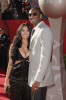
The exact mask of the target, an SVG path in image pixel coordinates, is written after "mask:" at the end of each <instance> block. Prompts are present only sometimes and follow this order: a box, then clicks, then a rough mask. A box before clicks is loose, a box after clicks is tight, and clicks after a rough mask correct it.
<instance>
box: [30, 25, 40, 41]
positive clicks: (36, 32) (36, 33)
mask: <svg viewBox="0 0 66 100" xmlns="http://www.w3.org/2000/svg"><path fill="white" fill-rule="evenodd" d="M38 32H39V28H38V27H37V29H36V30H35V33H34V34H33V36H32V38H31V41H30V42H32V40H33V39H34V37H35V36H37V35H38Z"/></svg>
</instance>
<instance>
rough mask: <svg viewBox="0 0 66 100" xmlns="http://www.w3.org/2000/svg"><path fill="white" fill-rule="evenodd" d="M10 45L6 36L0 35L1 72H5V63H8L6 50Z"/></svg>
mask: <svg viewBox="0 0 66 100" xmlns="http://www.w3.org/2000/svg"><path fill="white" fill-rule="evenodd" d="M9 44H10V38H9V35H7V34H5V33H4V34H1V36H0V45H3V46H0V67H1V68H2V69H3V71H5V72H6V70H7V63H8V49H9Z"/></svg>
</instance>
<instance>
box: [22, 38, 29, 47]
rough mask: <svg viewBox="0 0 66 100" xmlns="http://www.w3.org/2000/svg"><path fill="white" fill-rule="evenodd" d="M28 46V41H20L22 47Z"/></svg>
mask: <svg viewBox="0 0 66 100" xmlns="http://www.w3.org/2000/svg"><path fill="white" fill-rule="evenodd" d="M27 45H28V40H27V39H22V46H23V47H24V46H26V47H27Z"/></svg>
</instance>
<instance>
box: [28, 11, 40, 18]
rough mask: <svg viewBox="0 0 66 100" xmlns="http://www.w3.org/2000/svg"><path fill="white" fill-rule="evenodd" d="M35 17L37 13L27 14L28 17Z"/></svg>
mask: <svg viewBox="0 0 66 100" xmlns="http://www.w3.org/2000/svg"><path fill="white" fill-rule="evenodd" d="M32 15H33V16H37V15H38V13H37V12H34V13H28V17H31V16H32Z"/></svg>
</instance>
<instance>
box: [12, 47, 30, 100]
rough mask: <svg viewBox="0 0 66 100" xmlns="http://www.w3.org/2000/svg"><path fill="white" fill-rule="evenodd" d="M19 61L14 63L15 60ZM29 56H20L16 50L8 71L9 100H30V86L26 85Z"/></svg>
mask: <svg viewBox="0 0 66 100" xmlns="http://www.w3.org/2000/svg"><path fill="white" fill-rule="evenodd" d="M16 60H17V61H18V60H19V61H20V62H19V63H17V64H15V61H16ZM28 60H29V57H26V58H24V57H22V55H21V54H20V52H19V50H18V49H17V50H16V56H14V60H13V67H12V70H11V73H10V100H31V88H30V87H29V86H28V68H29V62H28Z"/></svg>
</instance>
